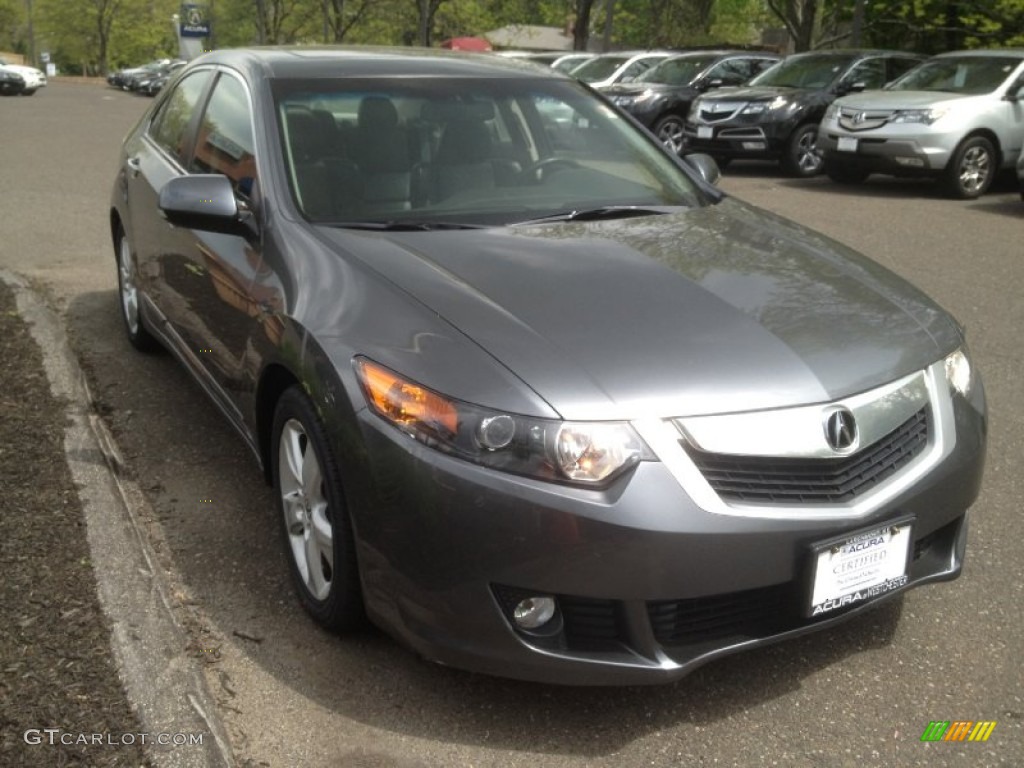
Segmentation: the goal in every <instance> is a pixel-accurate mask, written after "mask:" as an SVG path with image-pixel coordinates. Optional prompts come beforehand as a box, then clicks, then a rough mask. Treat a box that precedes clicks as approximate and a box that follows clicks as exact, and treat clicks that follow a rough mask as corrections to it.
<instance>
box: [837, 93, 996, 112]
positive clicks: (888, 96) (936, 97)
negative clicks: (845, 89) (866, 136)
mask: <svg viewBox="0 0 1024 768" xmlns="http://www.w3.org/2000/svg"><path fill="white" fill-rule="evenodd" d="M972 99H980V100H985V99H992V96H991V95H982V96H978V95H974V94H957V93H949V92H941V91H864V92H863V93H858V94H852V95H850V96H844V97H843V98H842V100H841V101H840V103H841V104H842V105H843V106H844V107H853V108H855V109H927V108H930V107H938V106H941V105H944V104H949V103H951V102H966V101H969V100H972Z"/></svg>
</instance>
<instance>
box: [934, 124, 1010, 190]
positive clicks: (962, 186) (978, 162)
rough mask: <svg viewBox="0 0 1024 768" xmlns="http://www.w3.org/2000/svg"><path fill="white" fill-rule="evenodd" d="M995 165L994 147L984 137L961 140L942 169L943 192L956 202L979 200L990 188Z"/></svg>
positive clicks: (996, 160)
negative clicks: (943, 173)
mask: <svg viewBox="0 0 1024 768" xmlns="http://www.w3.org/2000/svg"><path fill="white" fill-rule="evenodd" d="M998 162H999V160H998V157H997V155H996V149H995V147H994V146H993V145H992V142H991V141H989V140H988V139H986V138H985V137H984V136H970V137H968V138H966V139H964V140H963V141H962V142H960V146H958V147H957V148H956V152H954V153H953V157H952V159H951V160H950V161H949V165H948V166H946V172H945V187H946V191H947V192H948V193H949V194H950V195H951V196H952V197H955V198H957V199H959V200H974V199H975V198H978V197H981V196H982V195H983V194H985V192H987V191H988V188H989V187H990V186H992V180H993V179H994V178H995V175H996V168H997V167H998Z"/></svg>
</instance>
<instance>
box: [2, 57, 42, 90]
mask: <svg viewBox="0 0 1024 768" xmlns="http://www.w3.org/2000/svg"><path fill="white" fill-rule="evenodd" d="M0 68H3V69H6V70H7V71H8V72H14V73H16V74H18V75H21V78H22V79H23V80H24V81H25V90H23V91H22V92H21V95H22V96H31V95H32V94H33V93H35V92H36V91H38V90H39V89H40V88H43V87H45V86H46V75H45V74H44V73H43V71H42V70H41V69H36V68H35V67H23V66H22V65H20V64H8V63H7V60H6V59H4V58H2V57H0Z"/></svg>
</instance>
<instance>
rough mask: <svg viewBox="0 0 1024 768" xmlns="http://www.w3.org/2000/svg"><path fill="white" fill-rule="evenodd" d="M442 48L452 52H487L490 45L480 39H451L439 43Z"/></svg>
mask: <svg viewBox="0 0 1024 768" xmlns="http://www.w3.org/2000/svg"><path fill="white" fill-rule="evenodd" d="M441 47H442V48H449V49H451V50H453V51H489V50H491V44H490V43H489V42H487V41H486V40H484V39H483V38H482V37H453V38H452V39H451V40H445V41H444V42H443V43H441Z"/></svg>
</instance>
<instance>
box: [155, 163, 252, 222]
mask: <svg viewBox="0 0 1024 768" xmlns="http://www.w3.org/2000/svg"><path fill="white" fill-rule="evenodd" d="M158 205H159V207H160V211H161V213H163V215H164V218H165V219H167V221H169V222H170V223H171V224H173V225H174V226H176V227H183V228H185V229H200V230H205V231H207V232H221V233H224V234H240V233H241V228H242V227H241V225H242V218H243V215H242V212H241V211H240V210H239V207H238V200H236V199H235V191H234V190H233V189H232V188H231V180H230V179H228V177H227V176H222V175H221V174H219V173H209V174H207V173H203V174H195V175H193V176H178V177H176V178H173V179H171V180H170V181H168V182H167V183H166V184H164V186H163V188H162V189H161V190H160V201H159V203H158Z"/></svg>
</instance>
